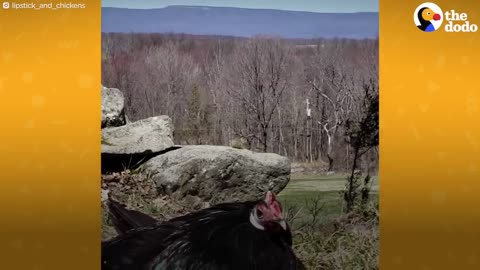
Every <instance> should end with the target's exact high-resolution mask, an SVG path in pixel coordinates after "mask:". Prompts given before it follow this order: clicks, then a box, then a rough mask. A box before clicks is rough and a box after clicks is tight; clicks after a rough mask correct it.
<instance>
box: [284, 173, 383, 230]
mask: <svg viewBox="0 0 480 270" xmlns="http://www.w3.org/2000/svg"><path fill="white" fill-rule="evenodd" d="M346 179H347V175H331V176H322V175H308V176H303V175H302V176H292V179H291V180H290V183H289V184H288V185H287V187H286V188H285V189H284V190H283V191H282V192H280V194H279V198H280V201H281V202H282V205H283V207H284V209H287V208H288V207H289V206H291V205H295V206H296V207H297V208H301V209H302V211H301V212H300V215H302V214H304V212H305V211H306V208H308V207H309V205H311V203H312V201H313V200H318V201H319V203H320V205H321V211H320V222H322V221H330V220H332V219H334V218H336V217H338V216H341V215H342V209H343V205H344V201H343V198H342V194H341V192H342V191H343V190H344V189H345V185H346ZM370 187H371V194H372V199H377V197H378V177H377V176H373V177H372V182H371V186H370ZM300 218H302V216H300Z"/></svg>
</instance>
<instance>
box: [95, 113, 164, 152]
mask: <svg viewBox="0 0 480 270" xmlns="http://www.w3.org/2000/svg"><path fill="white" fill-rule="evenodd" d="M172 146H173V124H172V120H171V119H170V117H168V116H165V115H162V116H156V117H150V118H147V119H142V120H139V121H136V122H132V123H128V124H126V125H124V126H120V127H110V128H104V129H102V154H116V155H134V154H151V153H158V152H161V151H163V150H165V149H168V148H170V147H172Z"/></svg>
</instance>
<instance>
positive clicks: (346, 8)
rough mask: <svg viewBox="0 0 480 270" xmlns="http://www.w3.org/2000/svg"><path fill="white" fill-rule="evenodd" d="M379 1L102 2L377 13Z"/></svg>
mask: <svg viewBox="0 0 480 270" xmlns="http://www.w3.org/2000/svg"><path fill="white" fill-rule="evenodd" d="M378 1H379V0H103V1H102V6H104V7H124V8H162V7H166V6H171V5H191V6H222V7H243V8H267V9H283V10H298V11H313V12H360V11H378Z"/></svg>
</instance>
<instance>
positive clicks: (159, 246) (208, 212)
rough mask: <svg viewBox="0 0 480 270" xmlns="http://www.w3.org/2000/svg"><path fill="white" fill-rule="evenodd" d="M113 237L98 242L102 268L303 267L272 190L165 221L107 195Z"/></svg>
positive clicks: (245, 269) (208, 269)
mask: <svg viewBox="0 0 480 270" xmlns="http://www.w3.org/2000/svg"><path fill="white" fill-rule="evenodd" d="M108 206H109V214H110V217H111V219H112V221H113V224H114V227H115V229H116V230H117V232H118V233H119V236H117V237H116V238H113V239H111V240H109V241H106V242H103V243H102V269H103V270H114V269H115V270H126V269H135V270H249V269H251V270H270V269H271V270H273V269H275V270H303V269H305V267H304V265H303V264H302V263H301V262H300V260H299V259H298V258H297V257H296V256H295V254H294V253H293V250H292V248H291V245H292V234H291V231H290V228H289V226H288V225H287V223H286V222H285V220H284V219H283V214H282V207H281V205H280V203H279V202H278V201H277V200H276V197H275V195H274V193H272V192H267V194H266V196H265V199H264V200H261V201H255V202H243V203H223V204H219V205H216V206H213V207H210V208H207V209H203V210H200V211H198V212H194V213H190V214H188V215H185V216H181V217H177V218H174V219H171V220H169V221H166V222H159V221H157V220H155V219H154V218H152V217H150V216H148V215H145V214H143V213H140V212H137V211H133V210H127V209H125V207H124V206H123V205H121V204H119V203H117V202H115V201H113V200H109V203H108Z"/></svg>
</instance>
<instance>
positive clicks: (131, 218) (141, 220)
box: [107, 198, 157, 234]
mask: <svg viewBox="0 0 480 270" xmlns="http://www.w3.org/2000/svg"><path fill="white" fill-rule="evenodd" d="M107 206H108V212H109V218H110V220H111V222H112V224H113V227H114V228H115V230H116V231H117V233H118V234H124V233H126V232H127V231H129V230H131V229H134V228H140V227H147V226H150V225H152V224H155V223H156V222H157V220H156V219H154V218H153V217H151V216H149V215H146V214H144V213H141V212H139V211H135V210H129V209H127V208H126V207H125V205H123V204H120V203H119V202H116V201H115V200H112V199H110V198H109V199H108V202H107Z"/></svg>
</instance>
